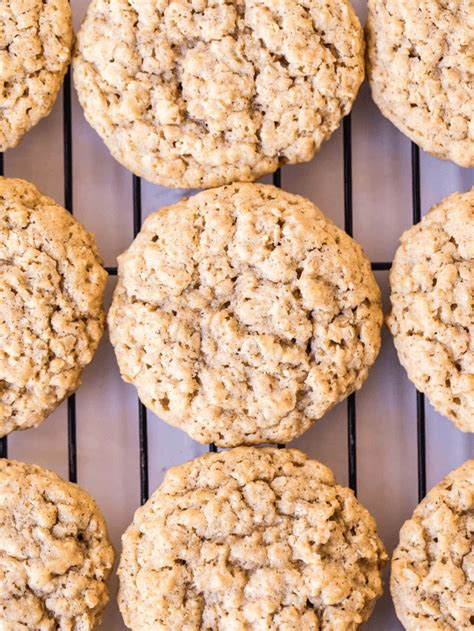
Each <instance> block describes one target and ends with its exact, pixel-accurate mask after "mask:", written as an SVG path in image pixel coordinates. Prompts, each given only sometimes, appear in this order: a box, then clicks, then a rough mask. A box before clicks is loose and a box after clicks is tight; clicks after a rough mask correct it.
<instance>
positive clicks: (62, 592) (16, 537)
mask: <svg viewBox="0 0 474 631" xmlns="http://www.w3.org/2000/svg"><path fill="white" fill-rule="evenodd" d="M113 561H114V551H113V548H112V546H111V545H110V542H109V539H108V535H107V527H106V525H105V522H104V518H103V517H102V514H101V512H100V510H99V509H98V507H97V505H96V503H95V502H94V500H93V499H92V498H91V497H90V496H89V495H88V494H87V493H86V492H85V491H83V490H82V489H81V488H79V487H78V486H77V485H76V484H71V483H69V482H65V481H64V480H62V479H61V478H60V477H59V476H58V475H56V474H55V473H53V472H52V471H48V470H47V469H42V468H41V467H38V466H36V465H31V464H24V463H22V462H16V461H14V460H0V628H1V629H4V630H5V631H17V630H18V631H19V630H20V629H31V630H32V631H33V630H34V631H50V630H52V629H64V630H66V629H71V630H72V629H77V630H78V631H79V629H81V630H84V631H86V630H89V629H92V628H94V627H95V626H96V625H97V624H99V622H100V620H101V617H102V610H103V609H104V607H105V605H106V604H107V602H108V600H109V596H108V589H107V579H108V576H109V574H110V571H111V568H112V564H113Z"/></svg>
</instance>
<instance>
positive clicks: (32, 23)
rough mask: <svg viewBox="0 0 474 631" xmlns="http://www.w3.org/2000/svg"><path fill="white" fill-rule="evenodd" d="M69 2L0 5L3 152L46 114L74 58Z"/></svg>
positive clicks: (7, 1) (9, 0)
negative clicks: (72, 55)
mask: <svg viewBox="0 0 474 631" xmlns="http://www.w3.org/2000/svg"><path fill="white" fill-rule="evenodd" d="M72 43H73V31H72V19H71V9H70V7H69V2H68V1H67V0H27V1H26V2H25V0H4V1H3V2H2V3H1V6H0V86H1V92H0V94H1V97H0V106H1V112H2V114H1V117H0V151H5V150H6V149H9V148H10V147H15V146H16V145H17V144H18V143H19V142H20V140H21V138H22V137H23V135H24V134H25V133H26V132H27V131H28V130H29V129H30V128H31V127H33V126H34V125H36V123H38V121H39V120H40V119H41V118H43V117H44V116H47V115H48V114H49V113H50V111H51V109H52V107H53V105H54V102H55V101H56V97H57V95H58V92H59V89H60V87H61V85H62V82H63V78H64V75H65V74H66V70H67V67H68V65H69V62H70V59H71V49H72Z"/></svg>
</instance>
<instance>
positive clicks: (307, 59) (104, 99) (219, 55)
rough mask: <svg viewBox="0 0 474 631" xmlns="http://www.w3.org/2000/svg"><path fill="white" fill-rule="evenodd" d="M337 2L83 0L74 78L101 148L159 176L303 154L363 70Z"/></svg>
mask: <svg viewBox="0 0 474 631" xmlns="http://www.w3.org/2000/svg"><path fill="white" fill-rule="evenodd" d="M363 56H364V41H363V33H362V29H361V26H360V23H359V21H358V19H357V17H356V15H355V13H354V11H353V9H352V8H351V6H350V4H349V3H348V2H347V0H338V1H337V2H336V1H335V0H279V1H278V2H275V0H158V1H155V2H152V1H151V0H146V1H144V2H136V1H135V0H114V1H113V2H112V1H111V0H93V1H92V2H91V4H90V5H89V9H88V12H87V16H86V18H85V20H84V23H83V25H82V27H81V29H80V32H79V34H78V39H77V45H76V52H75V58H74V81H75V85H76V89H77V91H78V94H79V99H80V101H81V104H82V106H83V108H84V111H85V115H86V118H87V120H88V121H89V123H90V124H91V125H92V127H94V129H95V130H96V131H97V132H98V133H99V134H100V136H101V137H102V139H103V140H104V141H105V143H106V145H107V146H108V148H109V150H110V151H111V153H112V155H113V156H114V157H115V158H116V159H117V160H118V161H119V162H120V163H121V164H123V165H124V166H125V167H127V168H128V169H130V170H131V171H133V172H134V173H135V174H136V175H140V176H143V177H144V178H146V179H147V180H150V181H152V182H155V183H158V184H162V185H164V186H173V187H182V188H209V187H213V186H219V185H222V184H226V183H230V182H233V181H252V180H255V179H257V178H259V177H260V176H262V175H264V174H265V173H271V172H273V171H275V170H276V169H277V168H278V166H279V165H281V164H284V163H296V162H304V161H307V160H310V159H311V158H312V157H313V155H314V153H315V152H316V151H318V149H319V147H320V145H321V144H322V142H323V141H324V140H326V139H327V138H328V137H329V136H330V135H331V134H332V133H333V131H334V130H335V129H336V128H337V127H339V124H340V121H341V118H342V117H343V116H344V115H346V114H347V113H348V112H349V111H350V109H351V107H352V103H353V101H354V99H355V96H356V94H357V92H358V90H359V86H360V84H361V82H362V80H363V76H364V60H363Z"/></svg>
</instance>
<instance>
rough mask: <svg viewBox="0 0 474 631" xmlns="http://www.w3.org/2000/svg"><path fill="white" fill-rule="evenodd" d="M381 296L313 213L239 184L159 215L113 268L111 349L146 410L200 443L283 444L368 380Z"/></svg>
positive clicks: (365, 268) (356, 256)
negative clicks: (116, 276)
mask: <svg viewBox="0 0 474 631" xmlns="http://www.w3.org/2000/svg"><path fill="white" fill-rule="evenodd" d="M381 323H382V312H381V306H380V291H379V288H378V286H377V284H376V282H375V279H374V276H373V274H372V272H371V269H370V263H369V261H368V260H367V258H366V257H365V255H364V253H363V251H362V248H361V247H360V246H359V245H358V244H357V243H356V242H355V241H353V240H352V239H351V238H350V237H349V236H348V235H347V234H346V233H345V232H343V231H342V230H341V229H339V228H337V227H336V226H335V225H334V224H333V223H332V222H331V221H330V220H329V219H327V218H326V217H325V216H324V215H323V214H322V212H321V211H320V210H319V209H318V208H317V207H316V206H314V204H312V203H311V202H310V201H309V200H307V199H304V198H303V197H299V196H297V195H291V194H289V193H286V192H284V191H281V190H280V189H277V188H275V187H273V186H265V185H261V184H233V185H229V186H224V187H221V188H218V189H213V190H210V191H204V192H202V193H199V194H198V195H196V196H194V197H191V198H190V199H183V200H181V201H180V202H179V203H177V204H174V205H173V206H169V207H168V208H164V209H161V210H160V211H159V212H156V213H153V214H152V215H150V216H149V217H148V218H147V220H146V221H145V223H144V225H143V228H142V230H141V232H140V234H139V235H138V236H137V238H136V239H135V241H134V242H133V243H132V245H131V246H130V248H129V249H128V250H127V251H126V252H125V253H124V254H122V255H121V256H120V257H119V279H118V284H117V287H116V290H115V293H114V298H113V302H112V306H111V310H110V312H109V328H110V339H111V341H112V344H113V345H114V347H115V353H116V356H117V360H118V363H119V367H120V371H121V373H122V376H123V378H124V379H125V381H128V382H129V383H133V384H134V385H135V386H136V387H137V388H138V393H139V396H140V398H141V400H142V401H143V403H144V404H145V405H146V406H147V407H149V408H150V409H151V410H152V411H153V412H155V413H156V414H157V415H158V416H160V417H161V418H163V419H164V420H165V421H167V422H168V423H170V424H171V425H175V426H177V427H181V428H182V429H184V430H185V431H187V432H188V433H189V434H190V435H191V436H192V437H193V438H194V439H195V440H198V441H199V442H202V443H206V442H215V443H216V444H218V445H221V446H226V447H232V446H237V445H241V444H256V443H264V442H271V443H278V442H288V441H290V440H292V439H293V438H295V437H297V436H299V435H300V434H302V433H303V432H304V431H305V430H306V429H308V428H309V427H310V426H311V424H312V423H313V422H314V421H315V420H316V419H319V418H320V417H321V416H322V415H323V414H324V413H325V412H326V411H327V410H328V409H329V408H331V407H332V406H333V405H335V404H336V403H337V402H338V401H341V400H342V399H344V397H346V396H348V395H349V394H350V393H351V392H353V391H354V390H356V389H358V388H360V387H361V386H362V384H363V382H364V381H365V379H366V377H367V374H368V369H369V367H370V365H371V364H372V363H373V362H374V361H375V358H376V356H377V353H378V351H379V347H380V328H381Z"/></svg>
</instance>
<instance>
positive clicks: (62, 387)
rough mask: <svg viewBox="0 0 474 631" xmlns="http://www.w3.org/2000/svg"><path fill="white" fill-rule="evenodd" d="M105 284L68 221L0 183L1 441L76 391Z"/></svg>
mask: <svg viewBox="0 0 474 631" xmlns="http://www.w3.org/2000/svg"><path fill="white" fill-rule="evenodd" d="M106 280H107V273H106V271H105V270H104V269H103V267H102V265H101V260H100V258H99V255H98V253H97V248H96V245H95V241H94V238H93V236H92V235H91V234H89V233H88V232H86V230H85V229H84V228H83V226H82V225H81V224H80V223H79V222H78V221H77V220H76V219H74V217H72V216H71V215H70V214H69V213H68V212H67V211H66V210H65V209H64V208H61V206H59V205H58V204H57V203H56V202H55V201H53V200H52V199H51V198H49V197H46V196H45V195H43V194H42V193H40V191H38V189H37V188H36V187H35V186H33V184H30V183H29V182H25V181H24V180H16V179H9V178H0V436H4V435H6V434H8V433H9V432H11V431H13V430H15V429H26V428H28V427H33V426H36V425H38V424H39V423H41V421H43V420H44V419H45V418H46V416H48V414H49V413H50V412H52V411H53V410H54V409H55V408H56V407H57V406H58V405H59V403H60V402H61V401H62V400H63V399H64V398H65V397H66V396H68V395H69V394H71V393H72V392H73V391H74V390H75V389H76V388H77V387H78V386H79V384H80V374H81V370H82V368H83V367H84V366H85V365H86V364H88V363H89V362H90V360H91V359H92V356H93V354H94V352H95V349H96V347H97V345H98V343H99V340H100V338H101V335H102V332H103V330H104V324H105V313H104V309H103V307H102V298H103V293H104V289H105V283H106Z"/></svg>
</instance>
